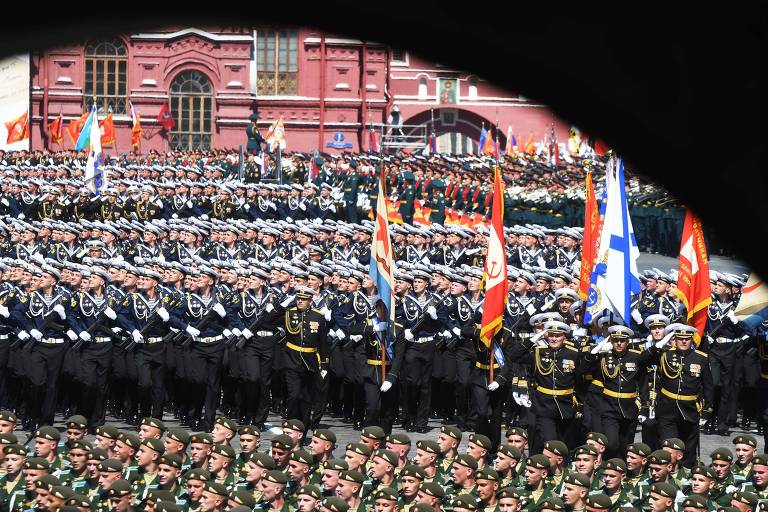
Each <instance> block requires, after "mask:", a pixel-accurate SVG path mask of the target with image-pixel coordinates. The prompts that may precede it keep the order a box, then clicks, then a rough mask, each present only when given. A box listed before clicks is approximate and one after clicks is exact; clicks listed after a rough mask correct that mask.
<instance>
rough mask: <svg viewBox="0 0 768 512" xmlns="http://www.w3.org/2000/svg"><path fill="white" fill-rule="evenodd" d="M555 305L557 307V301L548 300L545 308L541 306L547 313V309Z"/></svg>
mask: <svg viewBox="0 0 768 512" xmlns="http://www.w3.org/2000/svg"><path fill="white" fill-rule="evenodd" d="M554 305H555V299H552V300H548V301H547V302H545V303H544V305H543V306H541V310H542V311H546V310H547V309H550V308H551V307H552V306H554Z"/></svg>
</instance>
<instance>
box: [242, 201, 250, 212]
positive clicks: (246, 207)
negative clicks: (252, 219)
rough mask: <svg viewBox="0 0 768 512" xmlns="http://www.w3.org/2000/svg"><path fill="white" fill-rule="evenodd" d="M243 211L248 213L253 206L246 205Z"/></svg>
mask: <svg viewBox="0 0 768 512" xmlns="http://www.w3.org/2000/svg"><path fill="white" fill-rule="evenodd" d="M243 210H245V211H247V212H248V211H251V205H249V204H248V203H245V204H244V205H243Z"/></svg>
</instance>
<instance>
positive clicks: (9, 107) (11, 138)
mask: <svg viewBox="0 0 768 512" xmlns="http://www.w3.org/2000/svg"><path fill="white" fill-rule="evenodd" d="M29 84H30V79H29V55H28V54H22V55H15V56H12V57H6V58H4V59H0V149H2V150H5V151H20V150H29V135H30V124H29V121H30V119H29V87H30V85H29Z"/></svg>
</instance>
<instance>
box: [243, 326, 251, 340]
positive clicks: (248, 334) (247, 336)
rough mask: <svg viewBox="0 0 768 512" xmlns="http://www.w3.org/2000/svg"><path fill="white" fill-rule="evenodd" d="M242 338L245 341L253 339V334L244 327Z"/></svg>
mask: <svg viewBox="0 0 768 512" xmlns="http://www.w3.org/2000/svg"><path fill="white" fill-rule="evenodd" d="M243 337H244V338H245V339H247V340H249V339H251V338H253V333H252V332H251V330H250V329H249V328H247V327H246V328H245V329H243Z"/></svg>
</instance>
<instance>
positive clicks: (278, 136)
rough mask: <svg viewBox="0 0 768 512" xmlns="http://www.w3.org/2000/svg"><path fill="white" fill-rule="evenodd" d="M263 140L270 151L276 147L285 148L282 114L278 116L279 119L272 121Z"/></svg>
mask: <svg viewBox="0 0 768 512" xmlns="http://www.w3.org/2000/svg"><path fill="white" fill-rule="evenodd" d="M265 140H266V141H267V144H268V145H269V150H270V151H275V150H276V149H277V148H280V150H281V151H282V150H283V149H285V145H286V142H285V120H283V116H280V119H278V120H276V121H275V122H273V123H272V125H271V126H270V127H269V131H268V132H267V136H266V137H265Z"/></svg>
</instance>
